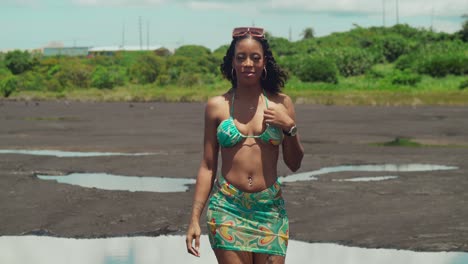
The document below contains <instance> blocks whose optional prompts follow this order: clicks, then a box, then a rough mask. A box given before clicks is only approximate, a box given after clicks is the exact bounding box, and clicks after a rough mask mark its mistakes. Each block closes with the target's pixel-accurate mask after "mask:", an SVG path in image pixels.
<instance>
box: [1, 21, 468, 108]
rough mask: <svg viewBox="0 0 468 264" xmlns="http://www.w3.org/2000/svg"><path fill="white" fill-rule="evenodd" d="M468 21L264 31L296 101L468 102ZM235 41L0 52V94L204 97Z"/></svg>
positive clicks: (217, 83) (219, 87)
mask: <svg viewBox="0 0 468 264" xmlns="http://www.w3.org/2000/svg"><path fill="white" fill-rule="evenodd" d="M466 32H468V24H467V21H465V22H464V23H463V24H462V29H461V30H460V31H459V32H456V33H454V34H447V33H436V32H433V31H431V30H426V29H416V28H412V27H410V26H408V25H396V26H393V27H389V28H384V27H371V28H362V27H359V26H356V28H354V29H352V30H350V31H348V32H343V33H333V34H331V35H328V36H324V37H316V36H314V30H313V28H306V29H305V30H304V31H303V34H302V36H303V38H302V39H301V40H299V41H296V42H290V41H288V40H287V39H285V38H278V37H274V36H271V35H270V34H267V36H268V38H269V42H270V46H271V48H272V50H273V52H274V54H275V57H276V59H277V62H278V63H279V64H280V65H281V66H282V67H283V68H284V69H285V70H286V71H288V73H289V76H290V80H289V81H288V82H287V84H286V87H285V88H286V89H285V91H286V93H288V94H289V95H290V96H291V97H292V98H293V99H294V100H296V102H298V103H300V102H304V103H319V104H345V105H408V104H410V105H467V104H468V89H466V88H467V87H468V80H467V79H466V75H467V74H468V42H467V41H468V39H467V37H466V36H467V35H466ZM227 48H228V46H227V45H223V46H221V47H219V48H218V49H216V50H214V51H210V50H209V49H207V48H206V47H203V46H197V45H186V46H182V47H180V48H178V49H177V50H175V52H174V53H171V52H170V51H169V50H167V49H165V48H161V49H158V50H156V51H141V52H118V53H116V54H114V55H113V56H95V57H43V56H42V55H41V54H31V53H28V52H22V51H13V52H9V53H6V54H1V53H0V96H3V97H10V98H15V99H26V100H27V99H62V98H67V99H71V100H95V101H101V100H104V101H120V100H125V101H151V100H160V101H204V100H206V99H207V98H209V97H210V96H213V95H216V94H219V93H222V92H224V91H226V90H227V89H228V88H229V87H230V84H229V82H227V81H226V80H224V79H223V78H222V76H221V73H220V71H219V66H220V64H221V62H222V59H223V57H224V55H225V52H226V50H227Z"/></svg>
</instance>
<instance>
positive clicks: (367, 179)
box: [333, 176, 398, 182]
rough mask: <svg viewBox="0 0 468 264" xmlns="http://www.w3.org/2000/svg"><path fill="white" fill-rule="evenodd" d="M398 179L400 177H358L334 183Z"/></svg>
mask: <svg viewBox="0 0 468 264" xmlns="http://www.w3.org/2000/svg"><path fill="white" fill-rule="evenodd" d="M396 178H398V176H376V177H356V178H349V179H338V180H333V181H349V182H371V181H385V180H393V179H396Z"/></svg>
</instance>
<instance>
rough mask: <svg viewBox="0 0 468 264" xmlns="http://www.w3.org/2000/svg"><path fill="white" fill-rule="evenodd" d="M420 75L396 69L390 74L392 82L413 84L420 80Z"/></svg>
mask: <svg viewBox="0 0 468 264" xmlns="http://www.w3.org/2000/svg"><path fill="white" fill-rule="evenodd" d="M421 79H422V78H421V76H420V75H419V74H416V73H412V72H410V71H399V70H396V71H394V72H393V74H392V76H391V81H392V84H400V85H411V86H415V85H416V84H418V83H419V82H420V81H421Z"/></svg>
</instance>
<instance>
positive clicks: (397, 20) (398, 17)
mask: <svg viewBox="0 0 468 264" xmlns="http://www.w3.org/2000/svg"><path fill="white" fill-rule="evenodd" d="M395 3H396V23H397V25H399V24H400V15H399V13H398V12H399V11H398V0H395Z"/></svg>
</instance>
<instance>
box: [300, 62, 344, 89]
mask: <svg viewBox="0 0 468 264" xmlns="http://www.w3.org/2000/svg"><path fill="white" fill-rule="evenodd" d="M297 77H298V78H299V79H300V80H301V81H303V82H327V83H335V84H336V83H338V69H337V68H336V65H335V62H334V61H333V60H332V59H330V58H326V57H321V56H307V57H305V58H303V59H302V61H301V62H300V67H298V69H297Z"/></svg>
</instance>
